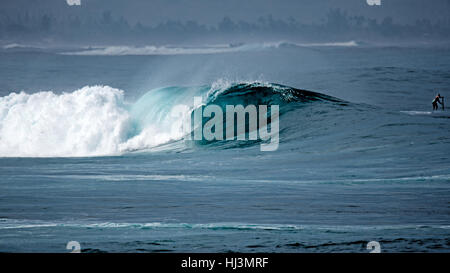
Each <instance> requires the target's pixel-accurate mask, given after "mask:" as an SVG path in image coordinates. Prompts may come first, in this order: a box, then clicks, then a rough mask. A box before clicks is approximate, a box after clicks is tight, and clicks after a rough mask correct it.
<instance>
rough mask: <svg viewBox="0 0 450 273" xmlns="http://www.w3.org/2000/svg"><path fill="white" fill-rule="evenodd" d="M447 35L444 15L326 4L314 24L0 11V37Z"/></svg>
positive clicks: (449, 28) (119, 39)
mask: <svg viewBox="0 0 450 273" xmlns="http://www.w3.org/2000/svg"><path fill="white" fill-rule="evenodd" d="M449 37H450V18H448V19H447V20H446V21H438V22H435V23H432V22H431V21H430V20H427V19H424V20H417V21H416V22H415V24H412V25H400V24H397V23H396V22H395V20H394V19H393V18H391V17H386V18H384V19H383V20H382V21H377V20H375V19H370V18H366V17H364V16H354V15H352V16H350V15H348V14H347V13H346V12H343V11H341V10H340V9H332V10H329V12H328V13H327V16H326V17H325V18H324V19H323V20H322V21H321V23H317V24H309V25H308V24H303V23H300V22H298V21H297V20H296V18H293V17H289V18H286V19H276V18H273V17H272V16H271V15H268V16H264V17H260V18H259V19H258V20H257V21H255V22H246V21H233V20H232V19H230V18H229V17H224V18H223V19H222V20H221V21H220V22H219V23H218V24H217V25H204V24H200V23H198V22H196V21H193V20H192V21H185V22H180V21H174V20H169V21H166V22H163V23H160V24H158V25H155V26H146V25H143V24H141V23H139V22H138V23H136V24H133V25H131V24H130V23H129V22H128V21H127V20H126V19H125V18H124V17H114V16H113V15H112V14H111V12H103V13H101V14H97V15H93V14H89V15H83V16H80V15H76V14H70V15H65V16H58V15H54V14H43V15H29V14H28V13H26V12H25V13H18V14H14V15H13V14H5V13H0V40H6V41H19V42H23V41H33V42H45V41H52V42H61V43H64V42H70V43H76V44H149V43H152V44H164V43H183V42H195V41H202V42H204V41H214V42H248V41H268V40H280V39H283V40H291V41H336V40H341V41H343V40H345V41H347V40H358V41H380V42H383V41H385V42H389V41H391V42H400V41H430V42H431V41H440V42H442V41H446V40H448V39H449Z"/></svg>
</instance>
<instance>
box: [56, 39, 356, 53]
mask: <svg viewBox="0 0 450 273" xmlns="http://www.w3.org/2000/svg"><path fill="white" fill-rule="evenodd" d="M354 46H358V43H357V42H355V41H348V42H328V43H291V42H284V41H282V42H267V43H249V44H246V43H238V44H225V45H206V46H185V47H182V46H152V45H149V46H142V47H136V46H103V47H100V46H99V47H88V48H84V49H81V50H77V51H70V52H64V53H62V54H64V55H86V56H93V55H106V56H123V55H193V54H220V53H231V52H242V51H255V50H264V49H273V48H275V49H276V48H280V47H354Z"/></svg>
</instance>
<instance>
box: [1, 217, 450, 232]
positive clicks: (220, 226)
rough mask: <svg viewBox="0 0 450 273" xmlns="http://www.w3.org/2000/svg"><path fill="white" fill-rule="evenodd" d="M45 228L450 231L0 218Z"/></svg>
mask: <svg viewBox="0 0 450 273" xmlns="http://www.w3.org/2000/svg"><path fill="white" fill-rule="evenodd" d="M45 227H72V228H99V229H105V228H111V229H117V228H135V229H212V230H268V231H272V230H273V231H280V230H281V231H296V230H319V231H323V232H327V231H335V232H352V231H360V230H404V229H445V230H447V229H450V226H448V225H419V224H417V225H414V224H411V225H295V224H252V223H198V224H192V223H163V222H151V223H126V222H72V223H71V222H50V221H36V220H16V219H7V218H3V219H2V218H0V229H31V228H45Z"/></svg>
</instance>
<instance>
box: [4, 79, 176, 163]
mask: <svg viewBox="0 0 450 273" xmlns="http://www.w3.org/2000/svg"><path fill="white" fill-rule="evenodd" d="M168 118H170V117H168ZM133 122H134V121H133V119H132V117H131V115H130V113H129V112H128V110H127V105H126V104H125V102H124V97H123V91H121V90H118V89H115V88H111V87H108V86H91V87H89V86H88V87H84V88H82V89H79V90H77V91H74V92H72V93H63V94H55V93H53V92H39V93H35V94H26V93H23V92H22V93H19V94H17V93H12V94H10V95H8V96H6V97H0V157H81V156H103V155H118V154H122V153H124V152H126V151H130V150H139V149H146V148H149V147H152V146H156V145H160V144H163V143H166V142H168V141H171V140H173V139H176V138H177V137H178V138H179V137H181V136H179V135H177V134H175V135H171V130H170V129H171V128H167V126H166V127H164V126H161V124H146V125H145V126H146V127H144V128H142V131H141V132H137V133H138V134H137V135H135V136H132V135H131V136H130V132H133V126H134V123H133ZM155 122H156V121H155ZM165 122H166V123H168V124H173V123H176V120H171V121H165Z"/></svg>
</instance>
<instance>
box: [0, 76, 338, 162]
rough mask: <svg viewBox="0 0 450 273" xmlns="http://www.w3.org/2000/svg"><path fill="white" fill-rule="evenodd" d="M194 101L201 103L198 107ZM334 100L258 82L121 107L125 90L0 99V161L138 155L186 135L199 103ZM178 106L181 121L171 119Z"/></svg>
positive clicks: (283, 107) (179, 89) (177, 92)
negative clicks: (185, 128) (124, 154)
mask: <svg viewBox="0 0 450 273" xmlns="http://www.w3.org/2000/svg"><path fill="white" fill-rule="evenodd" d="M194 97H201V98H202V102H201V104H200V105H195V104H194ZM315 101H334V102H338V101H339V100H338V99H335V98H332V97H329V96H326V95H323V94H319V93H315V92H311V91H306V90H300V89H295V88H291V87H286V86H282V85H278V84H268V83H260V82H249V83H229V82H225V81H217V82H215V83H214V84H212V85H211V86H200V87H183V86H175V87H164V88H158V89H154V90H151V91H149V92H147V93H146V94H145V95H143V96H142V97H141V98H140V99H139V100H137V101H136V102H133V103H128V102H126V101H125V99H124V92H123V91H122V90H119V89H115V88H112V87H109V86H87V87H83V88H81V89H79V90H76V91H74V92H72V93H62V94H56V93H53V92H38V93H34V94H26V93H24V92H21V93H12V94H10V95H8V96H5V97H0V157H84V156H111V155H121V154H123V153H127V152H131V151H137V150H145V149H149V148H152V147H156V146H158V145H162V144H165V143H169V142H171V141H176V140H181V139H182V138H183V137H184V136H185V132H184V131H183V130H182V129H183V126H184V125H185V124H186V123H187V122H190V115H191V113H192V111H193V110H194V109H196V108H197V107H200V106H201V105H207V104H217V105H222V106H225V105H227V104H231V105H238V104H242V105H248V104H254V105H261V104H264V105H271V104H277V105H280V114H283V112H287V111H288V110H289V109H290V108H291V107H294V108H295V107H300V105H305V103H306V104H307V103H310V102H311V103H312V102H315ZM177 105H185V106H186V108H185V110H184V111H185V112H184V113H183V114H182V115H179V116H174V115H171V111H172V109H173V108H174V107H175V106H177Z"/></svg>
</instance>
